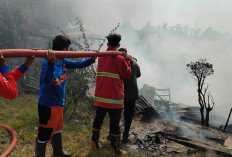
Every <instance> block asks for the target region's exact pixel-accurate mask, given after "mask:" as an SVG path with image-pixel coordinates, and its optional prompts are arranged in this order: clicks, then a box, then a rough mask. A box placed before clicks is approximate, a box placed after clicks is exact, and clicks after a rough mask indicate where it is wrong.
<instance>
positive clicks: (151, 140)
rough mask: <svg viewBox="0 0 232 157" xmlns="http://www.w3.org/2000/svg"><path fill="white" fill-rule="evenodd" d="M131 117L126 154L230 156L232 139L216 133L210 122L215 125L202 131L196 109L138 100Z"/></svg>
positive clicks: (142, 99)
mask: <svg viewBox="0 0 232 157" xmlns="http://www.w3.org/2000/svg"><path fill="white" fill-rule="evenodd" d="M160 106H162V107H160ZM167 107H168V108H167ZM135 113H136V117H135V118H134V121H133V123H132V126H131V136H130V143H129V144H128V145H127V148H128V150H129V152H130V153H134V152H144V153H145V154H146V155H148V156H160V155H168V156H169V155H170V156H189V155H194V154H195V155H196V154H199V153H200V154H203V155H208V156H218V155H221V156H232V147H231V146H230V145H231V143H232V137H231V136H230V135H228V134H225V133H223V132H222V130H218V125H216V124H218V123H217V122H216V120H213V119H212V122H215V125H211V126H210V127H202V126H201V125H200V124H201V121H200V115H199V107H187V106H185V105H179V104H174V103H169V104H168V105H167V106H165V105H164V104H163V102H162V100H160V101H158V100H155V101H154V105H151V104H150V103H148V101H147V100H146V99H145V98H144V97H143V96H140V97H139V99H138V101H137V105H136V108H135ZM170 117H172V118H170ZM170 119H172V121H170ZM151 120H152V121H151Z"/></svg>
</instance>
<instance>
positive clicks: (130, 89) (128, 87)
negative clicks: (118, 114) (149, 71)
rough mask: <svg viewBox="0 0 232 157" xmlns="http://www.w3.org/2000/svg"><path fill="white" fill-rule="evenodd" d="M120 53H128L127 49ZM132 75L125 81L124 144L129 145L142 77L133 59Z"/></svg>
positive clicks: (122, 49) (121, 49) (131, 62)
mask: <svg viewBox="0 0 232 157" xmlns="http://www.w3.org/2000/svg"><path fill="white" fill-rule="evenodd" d="M118 51H123V52H126V53H127V50H126V49H125V48H120V49H118ZM130 64H131V71H132V75H131V77H130V78H129V79H124V80H123V82H124V94H125V96H124V132H123V138H122V143H128V141H129V140H128V137H129V131H130V126H131V123H132V119H133V117H134V108H135V101H136V100H137V99H138V96H139V94H138V85H137V78H139V77H140V76H141V72H140V68H139V65H138V64H137V60H136V59H135V58H133V61H130Z"/></svg>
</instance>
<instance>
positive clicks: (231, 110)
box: [223, 108, 232, 132]
mask: <svg viewBox="0 0 232 157" xmlns="http://www.w3.org/2000/svg"><path fill="white" fill-rule="evenodd" d="M231 112H232V108H231V109H230V114H229V116H228V119H227V121H226V125H225V127H224V130H223V132H226V128H227V125H228V122H229V119H230V115H231Z"/></svg>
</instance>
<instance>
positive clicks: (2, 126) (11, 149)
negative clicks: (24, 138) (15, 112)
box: [0, 124, 17, 157]
mask: <svg viewBox="0 0 232 157" xmlns="http://www.w3.org/2000/svg"><path fill="white" fill-rule="evenodd" d="M0 127H1V128H3V129H6V130H7V131H8V132H9V133H10V134H11V135H12V142H11V144H10V146H9V147H8V148H7V150H6V151H5V152H4V153H3V154H0V157H7V156H9V155H10V153H11V152H12V151H13V149H14V147H15V145H16V142H17V133H16V131H15V130H14V129H12V128H11V127H9V126H7V125H3V124H0Z"/></svg>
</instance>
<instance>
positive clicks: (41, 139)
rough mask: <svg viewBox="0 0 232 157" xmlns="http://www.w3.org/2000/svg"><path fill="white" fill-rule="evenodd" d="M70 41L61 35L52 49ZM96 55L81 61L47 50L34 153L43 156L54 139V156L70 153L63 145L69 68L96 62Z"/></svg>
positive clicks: (62, 46) (40, 92)
mask: <svg viewBox="0 0 232 157" xmlns="http://www.w3.org/2000/svg"><path fill="white" fill-rule="evenodd" d="M70 44H71V41H70V40H69V39H68V38H67V37H65V36H62V35H58V36H56V37H55V38H54V40H53V41H52V50H56V51H68V48H69V45H70ZM95 59H96V58H87V59H84V60H80V61H72V60H69V59H65V58H64V59H60V58H55V54H54V52H53V51H48V52H47V54H46V60H44V62H43V64H42V71H41V76H40V91H39V100H38V114H39V127H38V130H37V138H36V145H35V156H36V157H44V156H45V152H46V144H47V143H48V142H49V141H50V140H51V143H52V148H53V156H62V157H65V156H66V157H68V156H71V154H70V153H65V152H64V151H63V148H62V140H61V132H62V128H63V109H64V104H65V98H66V68H67V69H71V68H84V67H87V66H89V65H91V64H92V63H94V62H95Z"/></svg>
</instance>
